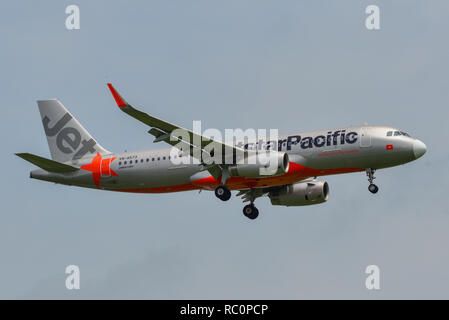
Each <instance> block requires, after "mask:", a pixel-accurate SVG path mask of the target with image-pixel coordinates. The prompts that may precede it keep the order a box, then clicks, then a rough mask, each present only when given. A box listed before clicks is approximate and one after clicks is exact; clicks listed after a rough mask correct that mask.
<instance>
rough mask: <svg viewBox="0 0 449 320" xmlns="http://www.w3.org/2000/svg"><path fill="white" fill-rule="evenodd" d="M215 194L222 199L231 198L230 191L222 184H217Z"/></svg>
mask: <svg viewBox="0 0 449 320" xmlns="http://www.w3.org/2000/svg"><path fill="white" fill-rule="evenodd" d="M215 196H216V197H217V198H218V199H220V200H222V201H228V200H229V199H230V198H231V191H229V189H228V188H227V187H226V186H224V185H222V186H218V187H217V188H216V189H215Z"/></svg>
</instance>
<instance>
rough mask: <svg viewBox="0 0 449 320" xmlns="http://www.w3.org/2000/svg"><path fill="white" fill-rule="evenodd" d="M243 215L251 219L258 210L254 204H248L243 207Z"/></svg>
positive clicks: (256, 214) (257, 214)
mask: <svg viewBox="0 0 449 320" xmlns="http://www.w3.org/2000/svg"><path fill="white" fill-rule="evenodd" d="M243 215H244V216H245V217H247V218H249V219H251V220H254V219H256V218H257V217H258V216H259V210H257V208H256V207H255V206H254V204H248V205H246V206H244V207H243Z"/></svg>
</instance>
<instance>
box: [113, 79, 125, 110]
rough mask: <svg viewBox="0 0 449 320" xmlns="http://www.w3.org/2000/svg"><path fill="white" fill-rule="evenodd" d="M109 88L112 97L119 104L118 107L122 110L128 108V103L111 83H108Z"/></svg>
mask: <svg viewBox="0 0 449 320" xmlns="http://www.w3.org/2000/svg"><path fill="white" fill-rule="evenodd" d="M108 87H109V90H111V93H112V96H113V97H114V99H115V102H117V105H118V106H119V107H120V108H123V107H127V106H128V103H127V102H126V101H125V99H123V98H122V97H121V96H120V95H119V93H118V92H117V90H115V88H114V87H113V86H112V84H111V83H108Z"/></svg>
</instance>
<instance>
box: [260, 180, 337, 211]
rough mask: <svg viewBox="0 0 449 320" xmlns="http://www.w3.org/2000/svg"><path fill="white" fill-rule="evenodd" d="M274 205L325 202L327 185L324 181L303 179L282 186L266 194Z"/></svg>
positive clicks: (300, 204)
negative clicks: (302, 180)
mask: <svg viewBox="0 0 449 320" xmlns="http://www.w3.org/2000/svg"><path fill="white" fill-rule="evenodd" d="M268 196H269V197H270V200H271V204H272V205H275V206H307V205H312V204H318V203H323V202H326V201H327V200H328V199H329V185H328V184H327V182H326V181H304V182H297V183H293V184H289V185H286V186H283V187H282V188H281V189H279V190H276V191H272V192H270V193H269V194H268Z"/></svg>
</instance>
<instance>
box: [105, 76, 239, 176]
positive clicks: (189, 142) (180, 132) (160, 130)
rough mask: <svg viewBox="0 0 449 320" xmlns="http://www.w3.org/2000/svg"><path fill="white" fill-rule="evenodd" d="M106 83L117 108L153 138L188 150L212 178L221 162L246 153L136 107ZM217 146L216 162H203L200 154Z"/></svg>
mask: <svg viewBox="0 0 449 320" xmlns="http://www.w3.org/2000/svg"><path fill="white" fill-rule="evenodd" d="M108 87H109V90H111V93H112V96H113V97H114V99H115V102H116V103H117V105H118V107H119V108H120V110H122V111H123V112H125V113H126V114H128V115H130V116H131V117H133V118H135V119H137V120H139V121H141V122H143V123H145V124H146V125H148V126H149V127H151V129H150V130H149V131H148V133H150V134H151V135H153V136H154V137H155V139H154V141H153V142H160V141H164V142H167V143H168V144H170V145H172V146H173V147H176V148H178V149H179V150H181V151H182V152H185V153H188V154H190V156H192V157H193V158H195V159H197V160H199V161H200V163H201V164H202V165H203V167H204V170H208V171H209V172H210V173H211V174H212V175H213V176H214V177H215V178H218V177H219V176H220V175H221V171H222V168H223V166H222V165H221V164H224V163H235V161H236V159H240V158H242V157H245V156H247V151H245V150H244V149H242V148H238V147H234V146H230V145H228V144H225V143H223V142H219V141H215V140H212V139H210V138H208V137H205V136H202V135H199V134H196V133H194V132H192V131H190V130H188V129H185V128H182V127H180V126H177V125H175V124H172V123H170V122H167V121H164V120H162V119H159V118H156V117H153V116H151V115H149V114H147V113H145V112H142V111H140V110H137V109H135V108H134V107H133V106H131V105H130V104H129V103H128V102H126V101H125V100H124V99H123V98H122V96H121V95H120V94H119V93H118V92H117V90H115V88H114V87H113V86H112V84H110V83H108ZM217 150H219V151H221V159H220V162H218V161H216V162H214V163H209V164H207V165H206V164H204V162H203V159H204V156H205V155H206V156H209V157H213V156H214V154H215V153H216V152H217ZM230 157H232V159H230Z"/></svg>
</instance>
